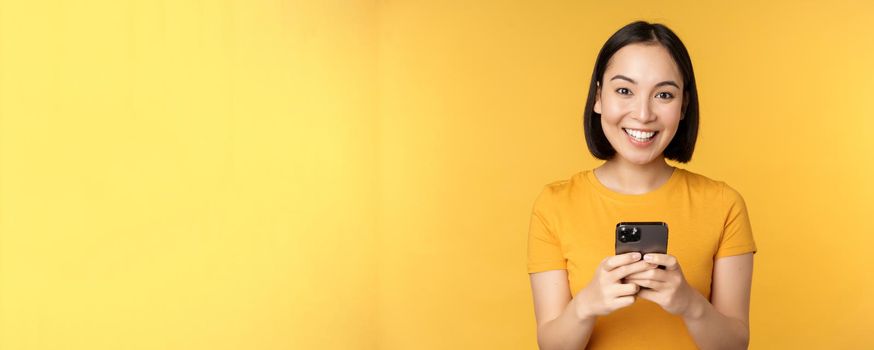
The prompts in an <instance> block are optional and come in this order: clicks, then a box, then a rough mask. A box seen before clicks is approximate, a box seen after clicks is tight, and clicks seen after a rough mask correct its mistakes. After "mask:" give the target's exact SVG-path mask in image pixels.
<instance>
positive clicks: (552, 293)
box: [531, 253, 654, 349]
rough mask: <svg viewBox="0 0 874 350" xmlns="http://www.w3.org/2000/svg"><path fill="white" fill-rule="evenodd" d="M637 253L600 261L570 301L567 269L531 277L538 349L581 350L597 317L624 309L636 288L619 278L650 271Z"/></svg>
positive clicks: (539, 273) (649, 265) (650, 268)
mask: <svg viewBox="0 0 874 350" xmlns="http://www.w3.org/2000/svg"><path fill="white" fill-rule="evenodd" d="M640 258H641V256H640V253H627V254H620V255H615V256H611V257H606V258H604V260H601V263H600V264H599V265H598V268H597V269H596V270H595V276H594V277H593V278H592V280H591V281H589V284H588V285H587V286H586V287H585V288H583V289H582V290H581V291H580V292H579V293H577V295H576V297H573V298H571V294H570V291H569V288H568V279H567V270H549V271H543V272H537V273H532V274H531V290H532V292H533V294H534V312H535V317H536V318H537V344H538V345H539V346H540V348H541V349H582V348H583V347H585V346H586V344H588V343H589V337H591V335H592V329H593V328H594V327H595V319H596V318H597V317H598V316H604V315H609V314H610V313H612V312H614V311H616V310H618V309H621V308H625V307H628V306H629V305H631V304H633V303H634V300H635V298H634V294H635V293H637V292H638V291H639V290H640V288H639V287H638V286H637V285H636V284H634V283H623V282H622V279H623V278H625V277H626V276H628V275H630V274H634V273H639V272H642V271H646V270H652V269H654V268H653V266H652V265H651V264H649V263H647V262H645V261H642V260H640Z"/></svg>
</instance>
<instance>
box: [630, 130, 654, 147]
mask: <svg viewBox="0 0 874 350" xmlns="http://www.w3.org/2000/svg"><path fill="white" fill-rule="evenodd" d="M622 130H624V131H625V134H627V135H628V136H629V137H630V138H631V139H632V140H633V141H637V143H639V144H648V143H650V142H651V141H652V140H653V138H655V135H656V134H658V133H659V132H658V131H643V130H635V129H626V128H622Z"/></svg>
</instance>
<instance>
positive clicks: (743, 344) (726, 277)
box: [683, 253, 753, 349]
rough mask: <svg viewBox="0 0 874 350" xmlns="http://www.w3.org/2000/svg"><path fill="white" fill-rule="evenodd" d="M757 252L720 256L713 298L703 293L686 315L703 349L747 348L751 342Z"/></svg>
mask: <svg viewBox="0 0 874 350" xmlns="http://www.w3.org/2000/svg"><path fill="white" fill-rule="evenodd" d="M752 275H753V253H747V254H743V255H737V256H729V257H724V258H720V259H717V260H716V262H715V263H714V265H713V288H712V290H711V300H712V303H711V302H708V301H707V299H706V298H705V297H704V296H703V295H701V294H700V293H697V292H696V293H693V294H694V295H695V296H694V297H693V300H692V302H691V304H690V306H689V308H688V311H687V312H686V313H685V314H684V315H683V321H684V322H685V323H686V328H688V330H689V333H690V334H692V337H693V338H694V339H695V343H696V344H697V345H698V347H699V348H701V349H746V348H747V347H748V346H749V340H750V328H749V311H750V287H751V285H752Z"/></svg>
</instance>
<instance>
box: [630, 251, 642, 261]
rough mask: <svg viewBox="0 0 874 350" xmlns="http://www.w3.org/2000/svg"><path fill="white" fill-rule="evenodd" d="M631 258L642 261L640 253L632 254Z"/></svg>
mask: <svg viewBox="0 0 874 350" xmlns="http://www.w3.org/2000/svg"><path fill="white" fill-rule="evenodd" d="M631 258H632V259H634V260H640V253H631Z"/></svg>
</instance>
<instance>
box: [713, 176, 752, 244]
mask: <svg viewBox="0 0 874 350" xmlns="http://www.w3.org/2000/svg"><path fill="white" fill-rule="evenodd" d="M722 202H723V205H724V206H723V208H726V212H727V214H726V218H725V224H724V226H723V231H722V238H721V239H720V241H719V248H718V249H717V251H716V258H721V257H726V256H732V255H741V254H746V253H754V254H755V253H756V250H757V249H756V242H755V240H753V231H752V227H751V226H750V218H749V214H748V213H747V206H746V202H745V201H744V199H743V197H742V196H741V195H740V193H739V192H738V191H737V190H735V189H734V188H732V187H731V186H729V185H727V184H725V183H723V189H722Z"/></svg>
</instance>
